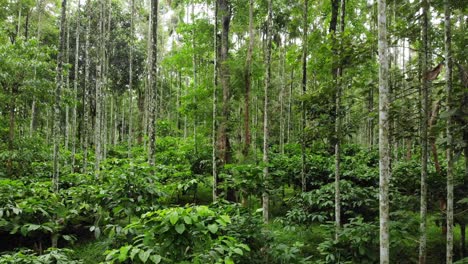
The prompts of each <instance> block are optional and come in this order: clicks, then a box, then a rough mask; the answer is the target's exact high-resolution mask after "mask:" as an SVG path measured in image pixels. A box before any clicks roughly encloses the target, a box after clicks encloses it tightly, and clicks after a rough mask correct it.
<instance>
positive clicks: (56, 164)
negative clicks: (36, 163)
mask: <svg viewBox="0 0 468 264" xmlns="http://www.w3.org/2000/svg"><path fill="white" fill-rule="evenodd" d="M66 12H67V0H62V11H61V18H60V40H59V49H58V55H57V72H56V76H55V82H56V84H57V85H56V87H55V100H54V115H53V116H54V130H53V131H54V134H53V138H54V160H53V167H54V170H53V178H52V186H53V190H54V191H55V192H58V189H59V158H60V153H59V150H60V96H61V92H62V86H63V56H64V49H65V37H66V36H65V33H66V29H65V26H66V21H67V13H66Z"/></svg>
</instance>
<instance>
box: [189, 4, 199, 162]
mask: <svg viewBox="0 0 468 264" xmlns="http://www.w3.org/2000/svg"><path fill="white" fill-rule="evenodd" d="M194 10H195V4H194V2H193V0H192V15H191V16H192V24H193V25H195V11H194ZM192 49H193V56H192V67H193V69H192V70H193V90H194V93H193V94H194V96H193V97H192V98H193V104H194V105H197V97H196V96H195V95H196V90H197V88H198V78H197V77H198V76H197V56H196V50H195V49H196V39H195V27H193V30H192ZM197 122H198V118H197V111H196V110H195V112H194V114H193V145H194V146H193V148H194V153H195V155H196V154H197V151H198V143H197Z"/></svg>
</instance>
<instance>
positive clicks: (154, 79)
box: [148, 0, 159, 166]
mask: <svg viewBox="0 0 468 264" xmlns="http://www.w3.org/2000/svg"><path fill="white" fill-rule="evenodd" d="M158 2H159V0H154V1H151V49H150V51H151V52H150V56H149V57H150V60H151V63H150V70H149V78H148V88H149V90H150V101H149V108H150V109H149V110H150V111H149V121H148V122H149V124H148V129H149V131H148V133H149V142H148V162H149V164H150V166H154V165H155V154H156V145H155V144H156V113H157V107H156V103H157V99H158V97H157V93H158V91H157V89H158V60H157V58H158V49H157V48H158Z"/></svg>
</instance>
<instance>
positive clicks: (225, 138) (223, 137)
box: [217, 0, 235, 200]
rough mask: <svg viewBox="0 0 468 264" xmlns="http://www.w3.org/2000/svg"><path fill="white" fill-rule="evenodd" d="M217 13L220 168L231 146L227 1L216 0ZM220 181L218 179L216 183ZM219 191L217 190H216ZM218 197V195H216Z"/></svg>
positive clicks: (230, 195)
mask: <svg viewBox="0 0 468 264" xmlns="http://www.w3.org/2000/svg"><path fill="white" fill-rule="evenodd" d="M217 1H218V9H219V10H218V12H219V14H218V15H220V16H221V41H220V53H219V64H218V65H219V75H220V81H221V87H222V90H223V93H222V109H221V118H220V123H219V132H218V146H217V148H218V157H219V162H220V165H221V166H224V165H225V164H229V163H230V162H231V155H232V153H231V145H230V141H229V132H230V131H229V129H228V126H229V125H228V122H229V116H230V115H229V113H230V104H229V99H230V87H229V86H230V84H229V82H230V77H229V67H228V64H227V59H228V56H229V30H230V23H231V6H230V2H229V0H217ZM220 181H221V179H218V183H219V182H220ZM218 190H219V189H218ZM218 195H219V193H218ZM234 195H235V194H234V193H233V190H232V189H231V188H228V190H227V194H226V198H227V200H234V199H235V198H234Z"/></svg>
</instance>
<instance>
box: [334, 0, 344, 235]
mask: <svg viewBox="0 0 468 264" xmlns="http://www.w3.org/2000/svg"><path fill="white" fill-rule="evenodd" d="M345 15H346V0H341V22H340V37H339V40H338V43H337V44H338V47H337V60H338V64H337V68H336V83H335V85H336V94H335V137H336V139H335V140H336V141H335V226H336V237H335V238H336V240H338V234H339V231H340V229H341V194H340V165H341V164H340V156H341V121H342V120H341V118H342V117H341V115H342V110H341V93H342V81H343V80H342V77H343V65H342V58H341V53H342V45H343V44H342V42H343V35H344V29H345ZM335 42H336V40H335Z"/></svg>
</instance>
